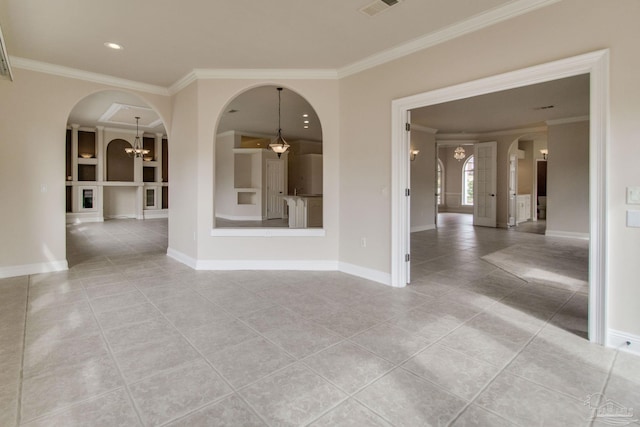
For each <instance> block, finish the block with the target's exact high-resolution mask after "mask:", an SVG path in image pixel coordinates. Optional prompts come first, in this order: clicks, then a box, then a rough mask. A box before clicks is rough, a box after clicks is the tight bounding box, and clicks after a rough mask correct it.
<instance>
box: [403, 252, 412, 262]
mask: <svg viewBox="0 0 640 427" xmlns="http://www.w3.org/2000/svg"><path fill="white" fill-rule="evenodd" d="M409 261H411V254H405V255H404V262H409Z"/></svg>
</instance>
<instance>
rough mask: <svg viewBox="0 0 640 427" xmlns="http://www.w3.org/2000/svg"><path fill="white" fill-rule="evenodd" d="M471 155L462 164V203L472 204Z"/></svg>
mask: <svg viewBox="0 0 640 427" xmlns="http://www.w3.org/2000/svg"><path fill="white" fill-rule="evenodd" d="M473 168H474V161H473V155H471V156H469V157H468V158H467V160H465V162H464V165H463V166H462V204H463V205H468V206H473Z"/></svg>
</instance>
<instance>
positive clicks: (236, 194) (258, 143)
mask: <svg viewBox="0 0 640 427" xmlns="http://www.w3.org/2000/svg"><path fill="white" fill-rule="evenodd" d="M280 95H281V104H280V112H281V116H280V128H281V129H282V136H283V137H284V139H285V140H286V141H287V143H288V144H289V145H290V147H289V149H288V150H287V151H286V152H285V153H284V154H282V156H281V157H278V156H277V154H276V153H274V152H273V151H272V150H271V149H270V148H269V144H270V143H271V141H272V140H273V139H274V138H275V136H276V134H277V131H278V125H279V120H278V119H279V117H278V90H277V87H276V86H261V87H257V88H253V89H250V90H248V91H246V92H243V93H241V94H240V95H238V96H237V97H236V98H234V99H233V100H232V101H231V102H230V103H229V104H228V105H227V106H226V107H225V110H224V113H223V115H222V117H221V119H220V122H219V124H218V128H217V132H216V139H215V163H216V164H215V171H216V176H215V203H214V213H215V222H214V223H215V227H252V228H263V227H267V228H269V227H289V228H308V227H322V223H323V221H322V213H323V208H322V199H323V152H322V128H321V124H320V120H319V118H318V115H317V114H316V112H315V110H314V109H313V107H312V106H311V105H310V104H309V102H307V101H306V100H305V99H304V98H303V97H302V96H300V95H299V94H297V93H296V92H294V91H291V90H288V89H286V88H285V89H283V90H282V91H281V92H280ZM163 148H164V147H163ZM163 179H164V177H163Z"/></svg>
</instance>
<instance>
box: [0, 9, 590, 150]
mask: <svg viewBox="0 0 640 427" xmlns="http://www.w3.org/2000/svg"><path fill="white" fill-rule="evenodd" d="M378 1H380V0H378ZM555 1H558V0H455V1H450V0H401V1H400V2H399V3H398V4H396V5H394V6H392V7H390V8H388V9H386V10H384V11H383V12H381V13H379V14H377V15H375V16H368V15H366V14H364V13H362V12H361V11H360V9H362V8H363V7H366V6H368V5H370V4H371V3H372V2H373V0H319V1H315V2H308V1H301V0H272V1H268V2H267V1H264V0H234V1H224V2H223V1H210V0H186V1H183V2H177V1H172V0H136V1H133V2H132V1H124V0H112V1H110V2H91V1H77V0H57V1H47V0H0V25H1V26H2V33H3V36H4V39H5V42H6V46H7V51H8V53H9V55H10V57H11V58H14V59H15V60H16V62H18V60H19V59H21V58H22V59H26V60H31V61H39V62H42V63H45V64H53V65H60V66H64V67H68V68H72V69H76V70H80V71H87V72H94V73H99V74H103V75H107V76H113V77H117V78H123V79H128V80H131V81H134V82H140V83H146V84H150V85H156V86H160V87H163V88H168V87H170V86H171V85H175V84H176V83H177V82H179V81H180V80H181V79H183V78H184V77H185V76H188V75H189V73H191V72H193V71H194V70H223V71H224V70H231V71H232V70H238V69H260V70H268V69H274V70H282V69H289V70H311V71H322V70H327V71H334V72H336V71H338V72H339V71H340V70H345V69H350V68H349V67H351V69H357V68H358V66H360V65H362V64H365V65H366V64H368V63H370V61H373V60H374V59H375V58H381V57H389V56H390V55H391V53H390V52H404V53H406V52H410V51H412V49H413V50H418V48H423V47H424V46H425V43H426V44H428V43H433V44H435V43H437V42H440V41H442V40H446V39H448V38H452V37H455V36H456V35H459V34H464V33H466V32H469V31H471V30H474V29H478V28H481V27H483V26H487V25H491V24H492V23H495V22H498V21H500V20H503V19H508V18H509V17H512V16H515V15H518V14H520V13H526V12H527V11H530V10H533V9H535V8H537V7H542V6H545V5H547V4H551V3H554V2H555ZM429 40H431V41H429ZM105 42H116V43H119V44H121V45H122V46H123V47H124V49H123V50H120V51H115V50H112V49H108V48H106V47H105V46H104V43H105ZM416 46H418V47H416ZM374 62H375V61H374ZM359 64H360V65H359ZM362 66H363V67H364V65H362ZM354 67H355V68H354ZM559 84H560V83H559ZM550 85H551V86H548V87H546V89H545V90H542V89H541V88H542V86H541V88H534V89H530V90H527V89H516V90H514V91H515V92H512V91H508V92H507V93H500V94H492V95H486V96H485V97H477V99H476V98H472V99H469V100H464V101H455V102H451V103H447V104H441V105H438V106H431V107H426V108H423V109H418V110H415V111H414V112H413V121H414V122H415V123H419V124H423V125H425V126H429V127H432V128H436V129H439V133H445V132H483V131H487V130H499V129H504V128H506V127H508V128H512V127H521V126H528V125H535V124H540V123H542V122H544V121H545V120H549V119H553V118H559V117H571V116H577V115H584V114H588V113H587V112H586V111H585V105H586V106H587V107H586V108H587V110H588V101H587V102H586V103H584V102H583V101H584V100H585V99H588V88H587V90H586V91H585V90H584V82H582V84H581V83H580V82H570V83H569V85H568V86H562V87H560V86H557V85H556V86H554V85H553V84H550ZM273 91H274V90H273V87H271V88H268V89H264V90H256V91H252V92H251V93H249V92H247V93H245V94H242V95H240V96H239V97H238V98H237V99H236V100H234V101H233V102H232V104H231V105H230V106H229V108H228V109H227V111H228V110H230V109H235V110H238V112H237V113H233V114H229V113H228V112H227V113H226V114H225V115H224V117H223V118H222V119H221V122H220V128H219V129H218V131H224V130H229V129H238V130H243V131H246V132H256V133H270V134H271V133H274V132H275V131H276V130H277V129H276V127H277V116H276V106H277V104H276V101H277V98H275V97H274V95H273V93H272V92H273ZM567 101H573V102H567ZM515 103H517V104H515ZM551 104H553V105H555V106H556V107H555V108H554V109H549V110H532V108H534V107H538V106H545V105H551ZM513 105H519V106H521V107H520V108H521V110H515V109H514V108H512V107H511V106H513ZM505 106H510V107H506V108H505ZM307 110H308V111H310V112H311V113H310V114H314V115H315V112H313V110H312V109H311V107H310V106H309V105H308V104H307V103H306V101H304V100H303V99H302V98H300V97H298V96H294V94H293V93H291V92H289V93H287V91H286V90H285V93H284V94H283V109H282V114H283V119H282V122H283V123H282V128H283V132H284V134H285V137H288V138H290V139H309V140H321V139H322V136H321V129H320V126H319V125H316V126H313V123H314V121H315V123H318V119H317V117H312V123H311V124H312V126H311V128H310V129H308V130H304V129H302V128H301V126H300V125H301V123H300V118H301V117H300V116H301V114H302V113H303V112H304V111H307ZM109 111H110V112H111V113H112V114H113V115H112V117H111V118H110V119H109V120H106V121H105V120H104V119H105V113H107V112H109ZM258 111H260V112H261V113H258ZM264 111H267V112H268V114H265V113H264ZM469 111H473V112H474V114H473V115H469V114H468V112H469ZM136 115H140V116H141V117H142V119H141V128H142V129H143V130H145V131H148V132H152V133H153V132H162V133H166V131H165V129H164V125H163V124H162V123H158V120H159V118H158V117H157V115H155V112H153V111H152V110H149V109H148V106H146V105H145V104H144V103H143V102H142V101H141V100H140V99H138V98H137V97H135V96H133V95H129V94H125V93H122V92H117V91H107V92H101V93H99V94H95V95H92V96H91V97H89V98H87V99H85V100H84V101H82V102H81V103H79V104H78V106H77V107H76V108H75V109H74V111H73V112H72V113H71V116H70V118H69V123H80V124H82V125H87V126H95V125H104V126H120V127H132V128H133V127H135V119H133V117H134V116H136ZM461 117H464V121H462V120H460V118H461ZM212 120H215V119H212Z"/></svg>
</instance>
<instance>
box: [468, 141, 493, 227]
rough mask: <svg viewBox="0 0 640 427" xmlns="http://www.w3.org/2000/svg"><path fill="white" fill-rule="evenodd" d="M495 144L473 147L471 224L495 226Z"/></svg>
mask: <svg viewBox="0 0 640 427" xmlns="http://www.w3.org/2000/svg"><path fill="white" fill-rule="evenodd" d="M497 145H498V144H497V142H496V141H491V142H482V143H479V144H476V145H475V159H474V160H475V161H474V169H473V224H474V225H480V226H483V227H495V226H496V166H497V165H496V151H497Z"/></svg>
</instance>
